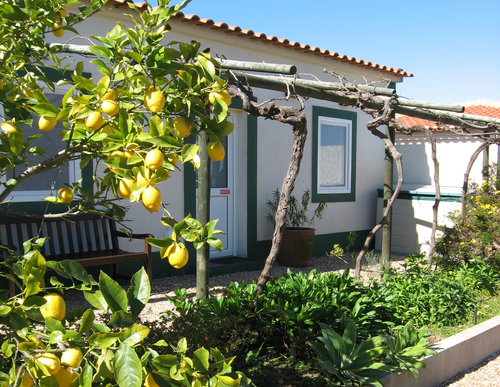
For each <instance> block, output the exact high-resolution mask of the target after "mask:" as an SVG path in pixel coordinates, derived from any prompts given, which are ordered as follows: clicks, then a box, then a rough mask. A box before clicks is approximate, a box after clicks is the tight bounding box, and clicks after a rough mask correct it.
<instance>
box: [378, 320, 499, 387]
mask: <svg viewBox="0 0 500 387" xmlns="http://www.w3.org/2000/svg"><path fill="white" fill-rule="evenodd" d="M430 347H431V348H432V349H433V350H434V351H436V353H435V354H434V355H431V356H428V357H427V358H426V359H425V360H424V363H425V364H426V366H427V368H425V369H421V370H420V371H419V377H418V380H415V377H414V376H413V374H412V373H411V372H408V371H404V372H402V373H401V374H400V375H398V374H391V375H386V376H384V377H382V378H380V381H381V382H382V384H383V385H384V386H385V387H393V386H394V387H395V386H398V387H399V386H405V387H412V386H414V387H426V386H437V385H439V384H440V383H443V382H445V381H446V380H448V379H450V378H451V377H453V376H455V375H456V374H458V373H459V372H461V371H463V370H465V369H467V368H470V367H472V366H473V365H475V364H477V363H479V362H480V361H481V360H483V359H485V358H487V357H488V356H490V355H491V354H492V353H495V352H497V351H499V350H500V316H497V317H494V318H492V319H490V320H488V321H485V322H483V323H481V324H478V325H476V326H474V327H472V328H469V329H467V330H465V331H463V332H460V333H458V334H456V335H454V336H451V337H448V338H447V339H444V340H442V341H440V342H437V343H435V344H432V345H431V346H430ZM497 376H498V375H497Z"/></svg>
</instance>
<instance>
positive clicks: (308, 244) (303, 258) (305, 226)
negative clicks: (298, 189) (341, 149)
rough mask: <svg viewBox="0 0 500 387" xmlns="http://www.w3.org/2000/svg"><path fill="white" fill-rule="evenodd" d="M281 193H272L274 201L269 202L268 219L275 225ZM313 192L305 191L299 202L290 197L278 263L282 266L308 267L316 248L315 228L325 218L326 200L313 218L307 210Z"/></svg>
mask: <svg viewBox="0 0 500 387" xmlns="http://www.w3.org/2000/svg"><path fill="white" fill-rule="evenodd" d="M279 198H280V192H279V190H278V189H276V191H274V192H273V193H272V199H271V200H268V201H267V206H268V207H269V209H270V210H271V211H272V213H269V214H267V216H266V219H267V220H268V221H269V222H271V223H272V224H273V226H274V225H275V214H276V210H277V208H278V202H279ZM310 199H311V192H310V191H309V190H305V191H304V193H303V194H302V199H301V200H300V201H299V200H298V199H297V198H296V197H295V196H293V195H291V196H290V202H289V205H288V208H287V212H286V218H285V229H284V230H283V240H282V242H281V247H280V251H279V253H278V256H277V260H278V263H279V264H280V265H282V266H292V267H301V266H308V265H309V264H310V262H311V256H312V251H313V246H314V236H315V234H316V230H315V229H314V228H313V227H312V226H314V224H315V222H316V220H317V219H322V218H323V212H324V210H325V208H326V205H327V204H326V199H324V200H323V201H322V202H321V203H319V204H318V207H316V209H315V210H314V212H313V214H312V216H311V217H309V216H308V213H307V209H308V206H309V200H310Z"/></svg>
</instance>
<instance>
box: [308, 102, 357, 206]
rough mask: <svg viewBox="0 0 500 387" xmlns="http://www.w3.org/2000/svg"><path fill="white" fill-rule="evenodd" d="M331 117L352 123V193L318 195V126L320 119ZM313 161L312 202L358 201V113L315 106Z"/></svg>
mask: <svg viewBox="0 0 500 387" xmlns="http://www.w3.org/2000/svg"><path fill="white" fill-rule="evenodd" d="M320 116H322V117H331V118H340V119H344V120H349V121H351V122H352V144H351V155H352V160H351V192H349V193H338V194H333V193H331V194H320V193H318V138H319V134H318V124H319V117H320ZM312 132H313V138H312V141H313V151H312V154H313V159H312V173H311V175H312V190H311V191H312V195H311V197H312V202H313V203H320V202H321V201H322V200H323V199H324V198H326V201H327V202H354V201H356V152H357V132H358V115H357V113H356V112H350V111H346V110H339V109H332V108H326V107H323V106H313V124H312Z"/></svg>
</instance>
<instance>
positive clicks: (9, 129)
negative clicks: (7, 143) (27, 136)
mask: <svg viewBox="0 0 500 387" xmlns="http://www.w3.org/2000/svg"><path fill="white" fill-rule="evenodd" d="M0 126H1V127H2V130H3V131H4V132H5V133H15V132H17V129H16V126H15V125H14V123H13V122H12V121H4V122H2V125H0Z"/></svg>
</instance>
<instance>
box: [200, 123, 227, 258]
mask: <svg viewBox="0 0 500 387" xmlns="http://www.w3.org/2000/svg"><path fill="white" fill-rule="evenodd" d="M228 120H229V121H231V122H234V121H233V117H232V116H230V117H228ZM224 150H225V152H226V156H225V157H224V160H222V161H213V160H211V161H210V162H211V165H210V167H211V168H210V220H215V219H218V222H217V224H216V226H215V229H216V230H221V231H223V232H224V234H217V235H215V236H216V237H217V238H219V239H220V240H221V241H222V245H223V246H224V249H223V250H222V251H220V252H219V251H217V250H215V249H214V248H212V247H211V248H210V258H222V257H232V256H234V251H235V242H234V239H235V231H234V216H235V213H234V194H235V193H234V135H233V134H231V135H229V136H227V137H226V138H225V139H224ZM197 208H198V205H197Z"/></svg>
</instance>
